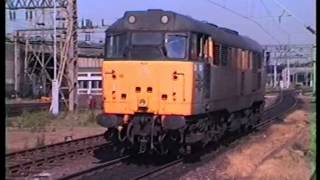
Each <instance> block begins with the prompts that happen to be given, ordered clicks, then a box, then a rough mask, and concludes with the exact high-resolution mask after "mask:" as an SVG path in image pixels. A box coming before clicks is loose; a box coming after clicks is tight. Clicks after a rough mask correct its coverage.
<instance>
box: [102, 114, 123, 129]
mask: <svg viewBox="0 0 320 180" xmlns="http://www.w3.org/2000/svg"><path fill="white" fill-rule="evenodd" d="M96 119H97V123H98V124H99V125H100V126H103V127H106V128H110V127H117V126H119V125H120V124H121V118H120V117H118V116H116V115H110V114H99V115H98V116H97V117H96Z"/></svg>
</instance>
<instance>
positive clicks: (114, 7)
mask: <svg viewBox="0 0 320 180" xmlns="http://www.w3.org/2000/svg"><path fill="white" fill-rule="evenodd" d="M209 1H210V0H78V13H79V18H89V19H92V20H93V21H94V22H95V23H96V24H97V23H100V21H101V19H102V18H103V19H105V24H112V23H113V22H114V21H115V20H116V19H117V18H120V17H121V16H122V15H123V14H124V12H125V11H129V10H147V9H163V10H171V11H174V12H177V13H181V14H185V15H189V16H191V17H193V18H195V19H198V20H205V21H208V22H211V23H214V24H217V25H218V26H223V27H227V28H231V29H234V30H237V31H239V33H240V34H243V35H247V36H250V37H251V38H253V39H255V40H257V41H258V42H260V43H261V44H277V41H280V42H281V43H287V42H288V39H289V41H290V43H297V44H309V43H315V36H314V35H312V34H311V33H310V32H308V31H306V30H305V28H304V27H303V24H301V23H300V22H299V21H297V20H296V19H295V18H294V17H292V16H291V17H290V16H288V15H286V14H284V15H283V16H282V18H281V22H280V23H279V21H278V19H279V18H278V17H279V16H280V15H281V14H283V9H281V8H280V7H279V6H277V4H276V3H275V2H274V1H273V0H211V1H212V2H215V3H218V4H220V5H222V6H224V7H226V8H228V9H232V10H234V11H236V12H238V13H240V14H242V15H244V16H247V17H249V18H250V19H254V20H255V21H256V22H258V24H260V26H262V27H263V28H264V30H262V29H261V28H260V27H259V25H257V24H255V23H253V22H252V21H250V20H248V19H245V18H242V17H240V16H238V15H235V14H233V13H231V12H230V11H228V10H226V9H223V8H221V7H218V6H216V5H214V4H212V3H210V2H209ZM276 1H278V2H280V3H281V4H282V5H284V6H285V7H286V8H287V9H288V10H290V11H291V12H292V13H293V14H294V15H295V16H296V17H298V18H299V19H301V20H302V21H303V22H304V24H306V25H311V26H312V27H313V28H316V27H315V21H316V19H315V0H276ZM262 2H263V3H262ZM263 4H264V5H265V6H264V5H263ZM265 7H266V8H267V9H268V11H269V13H268V12H267V10H266V9H265ZM270 15H271V16H274V18H272V17H271V18H270ZM264 31H266V32H264ZM268 33H269V34H271V35H268ZM270 36H273V37H274V39H277V40H274V39H273V38H271V37H270ZM289 37H290V38H289Z"/></svg>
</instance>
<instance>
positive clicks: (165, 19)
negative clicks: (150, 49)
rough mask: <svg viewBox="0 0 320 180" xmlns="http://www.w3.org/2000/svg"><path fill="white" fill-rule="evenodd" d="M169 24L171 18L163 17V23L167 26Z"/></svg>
mask: <svg viewBox="0 0 320 180" xmlns="http://www.w3.org/2000/svg"><path fill="white" fill-rule="evenodd" d="M168 22H169V17H168V16H162V17H161V23H163V24H167V23H168Z"/></svg>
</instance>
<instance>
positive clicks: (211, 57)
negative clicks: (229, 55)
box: [207, 37, 213, 64]
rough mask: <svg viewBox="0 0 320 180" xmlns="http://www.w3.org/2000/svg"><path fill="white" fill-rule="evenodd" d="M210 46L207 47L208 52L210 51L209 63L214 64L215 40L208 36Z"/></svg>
mask: <svg viewBox="0 0 320 180" xmlns="http://www.w3.org/2000/svg"><path fill="white" fill-rule="evenodd" d="M207 45H208V48H207V53H208V61H207V62H208V63H210V64H212V63H213V40H212V38H211V37H209V38H208V44H207Z"/></svg>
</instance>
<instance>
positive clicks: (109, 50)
mask: <svg viewBox="0 0 320 180" xmlns="http://www.w3.org/2000/svg"><path fill="white" fill-rule="evenodd" d="M126 46H127V35H126V34H124V33H122V34H115V35H109V36H107V38H106V47H105V48H106V53H105V54H106V57H107V58H124V56H125V47H126Z"/></svg>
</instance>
